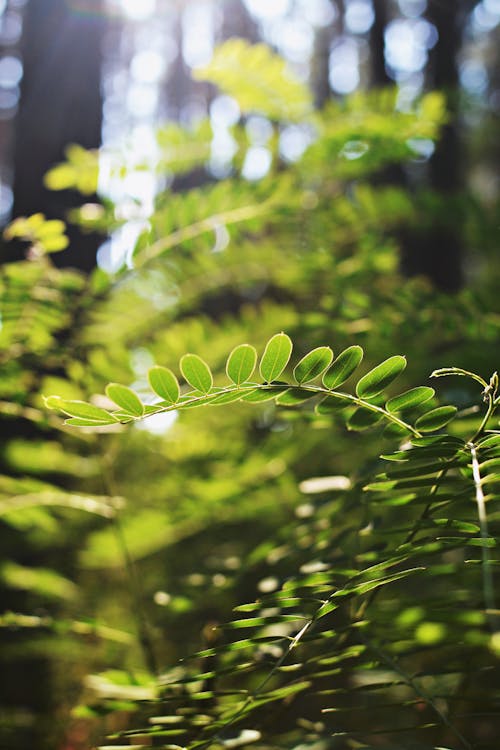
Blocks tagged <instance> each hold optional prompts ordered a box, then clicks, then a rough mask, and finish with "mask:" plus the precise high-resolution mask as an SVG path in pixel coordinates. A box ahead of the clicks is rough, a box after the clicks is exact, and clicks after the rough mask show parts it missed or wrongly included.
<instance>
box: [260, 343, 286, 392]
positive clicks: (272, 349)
mask: <svg viewBox="0 0 500 750" xmlns="http://www.w3.org/2000/svg"><path fill="white" fill-rule="evenodd" d="M292 348H293V344H292V342H291V339H290V337H289V336H287V335H286V333H277V334H276V336H273V337H272V339H270V340H269V341H268V342H267V344H266V348H265V350H264V354H263V355H262V359H261V362H260V368H259V369H260V374H261V375H262V378H263V379H264V380H265V381H266V383H271V382H272V381H273V380H276V378H279V376H280V375H281V373H282V372H283V370H284V369H285V367H286V366H287V364H288V360H289V359H290V355H291V353H292Z"/></svg>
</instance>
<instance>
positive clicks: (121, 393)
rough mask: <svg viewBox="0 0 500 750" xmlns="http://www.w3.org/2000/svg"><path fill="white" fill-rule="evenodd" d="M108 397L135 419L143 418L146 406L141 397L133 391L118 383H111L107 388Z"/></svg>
mask: <svg viewBox="0 0 500 750" xmlns="http://www.w3.org/2000/svg"><path fill="white" fill-rule="evenodd" d="M106 396H107V397H108V398H109V399H111V401H113V402H114V403H115V404H116V405H117V406H119V407H120V408H121V409H123V411H124V412H126V413H127V414H131V415H132V416H133V417H142V416H143V414H144V406H143V404H142V401H141V399H140V398H139V396H138V395H137V394H136V393H135V392H134V391H133V390H132V389H131V388H127V387H126V386H124V385H119V384H118V383H109V384H108V385H107V386H106Z"/></svg>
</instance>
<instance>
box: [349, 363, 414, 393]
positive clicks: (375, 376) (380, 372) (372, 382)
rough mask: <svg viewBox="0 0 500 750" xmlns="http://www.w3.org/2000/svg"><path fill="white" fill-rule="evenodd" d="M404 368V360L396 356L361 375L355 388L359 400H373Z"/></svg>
mask: <svg viewBox="0 0 500 750" xmlns="http://www.w3.org/2000/svg"><path fill="white" fill-rule="evenodd" d="M405 367H406V358H405V357H402V356H400V355H399V354H396V355H395V356H394V357H389V359H386V360H385V361H384V362H381V363H380V364H379V365H377V366H376V367H374V368H373V370H370V372H367V373H366V375H363V377H362V378H361V380H360V381H359V382H358V384H357V386H356V393H357V395H358V396H359V397H360V398H373V396H377V395H378V394H379V393H382V391H383V390H384V389H385V388H387V386H388V385H390V384H391V383H392V381H393V380H395V379H396V378H397V376H398V375H399V374H400V373H401V372H403V370H404V369H405Z"/></svg>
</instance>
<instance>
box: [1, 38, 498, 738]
mask: <svg viewBox="0 0 500 750" xmlns="http://www.w3.org/2000/svg"><path fill="white" fill-rule="evenodd" d="M231 44H232V46H229V47H227V45H225V46H224V47H223V48H222V50H221V51H219V53H218V54H217V55H216V57H215V61H214V63H213V64H212V66H208V68H207V69H206V70H205V71H203V72H200V76H201V75H203V76H209V77H210V79H211V80H212V81H213V82H215V83H219V84H220V85H221V86H222V88H223V91H225V93H227V94H230V95H232V96H235V97H236V98H237V99H238V103H239V106H240V109H241V110H242V112H244V113H249V112H258V113H259V114H261V115H263V116H267V117H271V118H272V119H273V123H272V128H273V136H272V137H270V139H269V142H268V143H267V144H266V148H268V150H269V152H270V154H271V166H270V169H269V172H268V174H267V175H266V176H264V177H263V178H262V179H260V180H255V181H251V180H248V179H246V178H245V177H244V170H243V167H242V165H243V164H244V162H245V159H246V155H247V153H248V152H249V150H250V147H251V143H250V142H249V139H248V137H247V134H246V130H245V128H244V125H243V124H242V125H238V126H236V127H235V128H234V129H233V131H232V135H233V137H234V141H235V154H234V157H233V159H232V161H231V163H230V164H229V174H228V176H227V177H226V178H224V179H221V180H218V181H215V180H214V175H213V174H210V173H209V172H207V174H208V176H209V177H210V180H209V182H208V184H205V185H203V186H200V187H197V188H194V189H191V190H188V191H185V192H178V191H174V190H171V189H169V190H166V191H165V192H164V193H160V194H159V196H158V198H157V201H156V204H155V206H154V209H153V211H152V212H151V210H150V208H149V209H148V207H147V206H142V205H135V206H134V212H133V215H132V218H133V219H134V220H140V221H141V222H146V224H145V229H144V231H142V233H141V234H140V236H139V237H138V239H137V242H136V243H135V245H134V246H133V247H131V248H130V252H129V253H128V257H127V258H124V259H123V263H122V264H121V266H120V267H117V269H116V270H115V272H114V274H106V273H105V272H104V271H102V270H97V271H96V272H94V274H93V275H92V276H91V277H89V278H88V279H85V278H83V277H82V276H80V275H79V274H77V273H75V272H74V271H71V270H58V269H55V268H54V267H53V266H52V265H51V264H50V260H49V258H48V257H43V256H42V257H36V254H35V255H33V254H32V256H31V259H30V260H28V261H25V262H23V263H19V264H12V265H7V266H4V267H3V269H2V274H1V284H2V326H3V327H2V330H1V332H0V336H1V338H0V341H1V343H2V367H3V377H2V385H1V389H2V390H1V398H2V401H1V402H0V412H1V414H2V417H3V419H4V421H5V424H6V425H7V424H8V426H9V428H10V436H9V439H8V441H7V444H6V447H5V449H4V451H3V453H2V466H1V475H0V491H1V493H2V495H1V498H0V514H1V515H2V520H3V526H2V527H1V529H0V532H1V534H2V537H1V538H2V542H5V543H4V544H3V546H2V567H1V569H0V570H1V573H0V575H1V585H2V586H3V587H4V588H5V590H6V592H7V596H6V606H7V609H8V612H7V613H6V614H5V615H4V616H3V618H2V619H1V620H0V627H2V628H3V629H5V631H8V632H9V637H10V638H11V643H10V645H12V644H13V645H14V647H15V648H14V651H13V652H11V653H16V654H21V655H23V658H24V659H27V658H29V655H30V654H33V653H37V649H38V653H39V652H42V651H43V652H45V653H46V652H47V648H48V647H47V644H48V643H49V644H51V646H50V648H52V652H51V653H53V655H54V657H53V658H54V663H59V665H61V664H62V666H59V672H60V673H64V675H65V679H66V680H67V679H68V676H67V675H68V672H70V671H71V670H69V669H68V665H70V664H71V665H73V666H72V668H73V669H75V670H76V672H77V674H76V676H75V677H76V678H77V679H79V680H80V679H81V681H82V682H83V684H84V686H85V692H84V693H83V695H82V696H81V704H82V705H81V706H80V707H79V708H78V715H79V716H80V717H81V718H82V720H83V721H86V722H88V723H89V726H94V724H92V721H95V720H96V717H98V716H102V715H104V714H106V713H108V712H111V713H112V714H113V715H114V716H116V717H118V718H116V719H110V720H109V721H110V723H108V724H104V723H103V724H101V725H99V727H98V731H99V732H100V734H101V737H102V734H104V733H106V732H107V733H108V734H111V735H112V739H111V740H110V741H112V742H117V743H120V744H121V745H126V746H127V747H128V746H130V744H131V745H132V746H134V745H135V746H143V745H144V746H147V745H148V744H149V745H150V744H153V745H154V746H158V747H165V746H171V743H172V742H179V743H181V744H185V745H189V746H190V747H193V748H195V747H198V746H205V745H206V746H208V745H214V746H215V745H222V746H226V747H237V746H244V745H246V744H251V743H257V744H258V745H259V747H262V748H268V747H269V748H270V747H276V746H283V747H284V746H286V747H295V746H296V745H307V746H309V745H315V746H316V747H321V748H323V747H324V748H326V747H332V748H335V750H342V749H343V748H348V749H349V750H354V748H358V747H366V748H368V747H379V748H385V750H389V749H390V748H392V747H405V748H406V747H408V748H421V749H422V750H424V749H430V748H435V747H437V746H439V747H446V748H450V750H457V749H458V748H462V747H465V748H471V747H474V748H475V750H479V748H481V750H485V749H486V748H493V747H495V743H496V741H497V740H496V734H497V733H496V732H495V727H494V724H495V716H494V714H495V711H498V676H497V674H496V672H495V666H494V664H495V659H496V658H498V652H499V650H500V649H499V643H498V611H497V609H496V604H495V602H494V601H493V594H494V588H495V585H496V580H495V579H496V571H497V568H498V560H497V559H496V557H495V553H496V546H495V544H496V538H497V537H498V513H497V511H496V510H495V507H496V503H497V502H498V497H497V495H498V474H497V473H496V472H497V470H498V461H499V458H500V456H499V453H498V451H499V441H498V437H499V436H498V430H497V427H498V414H497V408H498V393H497V388H498V383H497V377H496V375H493V376H492V377H491V379H489V378H484V377H483V376H482V375H476V374H475V373H477V372H478V373H485V372H490V371H491V370H493V369H494V368H495V363H492V362H491V353H492V351H494V344H495V342H496V341H497V340H498V333H499V327H500V314H499V310H498V309H497V308H496V307H494V306H493V304H494V300H495V299H496V298H495V297H493V296H492V307H491V308H490V309H489V310H487V311H484V310H483V308H482V306H481V304H480V302H479V301H478V300H480V299H481V295H482V288H481V287H476V288H471V289H467V290H464V291H463V292H462V293H460V294H459V295H456V296H454V297H446V296H443V295H439V294H438V293H437V292H436V291H435V290H433V289H432V288H431V287H430V285H429V284H428V283H427V282H426V281H425V280H424V279H413V280H408V279H403V278H402V277H401V275H400V274H399V272H398V248H399V244H400V242H401V237H402V235H403V234H404V232H412V231H415V228H418V227H419V226H421V224H422V222H423V221H425V220H428V216H429V206H430V205H431V204H432V200H433V199H432V197H429V196H428V195H426V196H422V195H416V196H413V195H410V194H409V193H408V192H406V191H404V190H403V189H402V188H395V187H390V186H389V187H383V186H380V185H378V184H376V182H375V180H376V178H377V175H378V170H379V169H380V168H381V167H383V166H386V165H387V164H390V163H405V162H406V161H407V160H408V159H411V158H412V154H414V153H415V150H417V151H418V141H419V140H420V141H422V140H423V139H435V138H436V137H437V135H438V131H439V127H440V126H441V124H442V123H443V122H444V119H445V116H444V113H443V111H442V98H441V97H440V96H439V95H438V94H431V95H428V96H427V97H424V98H423V99H422V100H421V101H420V102H416V103H415V105H414V106H413V107H411V108H409V109H408V110H406V111H401V109H400V106H399V104H398V100H397V93H396V92H395V91H389V92H376V93H372V94H369V95H363V96H361V95H356V96H355V97H352V98H348V99H347V100H346V101H345V102H343V103H338V104H335V105H333V104H332V105H331V106H329V107H327V108H326V109H325V110H324V111H322V112H320V113H317V112H316V113H312V112H310V111H309V104H308V102H309V101H310V97H309V93H308V92H307V90H306V88H305V87H304V86H303V85H302V84H301V83H300V82H299V81H296V80H294V79H293V78H292V77H291V74H290V73H289V72H287V71H286V70H285V68H284V66H283V63H282V61H280V60H279V59H278V58H276V57H275V56H274V55H272V53H271V52H269V51H268V50H266V49H263V48H261V47H258V48H257V49H251V48H249V47H247V46H245V45H244V43H242V42H237V43H234V44H233V43H231ZM229 53H230V55H229ZM227 55H229V56H230V59H231V66H232V67H231V70H230V71H228V70H226V69H225V68H224V65H225V64H226V63H224V60H225V59H226V58H225V57H224V56H227ZM249 59H252V60H253V61H254V68H252V71H253V73H252V77H251V79H247V84H246V85H245V86H235V85H234V81H235V80H236V78H240V75H239V74H238V76H236V74H235V71H236V70H239V69H246V63H247V61H248V60H249ZM259 60H260V62H259ZM214 71H215V72H214ZM276 89H279V90H280V91H286V92H287V97H286V101H284V102H282V106H281V108H279V109H278V108H277V105H276V102H279V101H280V100H279V99H278V98H276V96H274V94H275V90H276ZM270 92H271V93H270ZM271 106H272V109H269V107H271ZM304 116H305V119H304ZM295 119H296V122H295V121H294V122H291V121H292V120H295ZM288 128H298V129H299V130H300V132H301V134H302V135H303V136H304V139H303V141H302V142H303V144H304V150H303V153H302V154H301V155H296V157H294V158H293V159H291V158H288V157H286V156H285V155H284V152H283V149H282V140H281V139H282V136H283V135H284V134H285V133H286V132H287V129H288ZM288 133H289V131H288ZM280 144H281V145H280ZM158 145H159V152H158V159H157V161H156V162H155V164H154V165H153V167H152V168H153V169H154V170H155V173H157V174H158V175H160V174H161V175H162V176H163V178H164V182H166V183H167V184H168V183H169V181H170V180H171V177H172V174H180V173H185V172H186V170H188V169H190V168H193V167H194V166H198V167H199V166H203V167H206V169H207V170H209V169H210V164H211V161H212V156H213V154H212V145H211V140H210V131H209V129H208V127H207V123H203V124H202V125H200V127H199V128H198V129H196V128H195V129H192V130H187V131H184V130H182V129H180V128H178V126H167V127H166V128H165V129H164V130H163V131H162V133H161V134H160V135H159V136H158ZM79 154H80V152H78V151H72V152H71V153H70V154H69V155H68V157H69V158H68V162H67V163H65V164H66V166H68V165H69V166H70V167H71V169H73V172H72V173H71V174H72V176H71V180H72V182H71V185H72V186H77V185H78V184H79V180H80V177H81V179H84V177H85V175H87V174H88V175H91V174H92V175H94V177H92V179H93V180H94V182H93V183H92V185H93V189H95V186H96V184H98V183H97V181H96V178H95V167H96V165H97V163H98V162H97V155H96V154H92V153H90V154H89V153H87V156H88V159H87V158H84V155H83V154H80V155H79ZM80 156H81V158H80ZM76 157H78V158H76ZM102 159H103V163H104V167H103V168H104V169H108V171H109V172H110V173H112V174H113V179H122V178H123V177H127V176H130V174H131V173H133V172H134V171H140V170H142V169H144V168H149V165H146V164H140V163H139V164H137V163H136V164H129V163H127V161H126V159H125V158H124V156H123V154H122V153H120V152H118V151H117V152H116V153H113V154H104V155H103V157H102ZM106 165H107V166H106ZM58 170H59V171H58ZM79 170H81V175H80V172H79ZM55 175H56V176H54V173H53V174H52V178H50V179H52V184H53V187H54V188H57V187H67V186H68V185H69V183H64V184H63V183H59V184H55V183H54V180H56V177H57V175H59V177H61V166H59V167H56V171H55ZM62 175H63V177H64V178H65V179H66V177H67V179H68V180H69V172H68V170H66V172H65V171H64V169H63V170H62ZM79 175H80V177H79ZM56 182H57V180H56ZM63 182H64V180H63ZM89 187H90V182H89ZM99 189H101V190H102V187H101V186H100V185H99ZM83 192H84V193H85V190H84V191H83ZM90 192H92V191H90ZM101 198H102V204H100V205H98V204H95V203H92V204H85V205H84V206H83V207H82V208H81V209H80V210H79V211H78V212H77V213H73V214H72V218H73V219H75V220H76V221H77V222H78V223H80V224H82V225H83V226H84V227H85V228H86V229H88V230H91V229H92V228H95V229H97V230H99V231H102V230H106V229H107V230H109V231H113V230H115V229H116V228H117V227H120V226H122V225H123V224H124V223H126V221H127V220H128V219H129V218H130V216H131V213H130V196H127V195H126V194H125V197H124V198H123V199H121V200H120V201H119V202H118V203H116V204H115V203H114V202H113V201H111V199H110V198H109V196H106V195H103V196H101ZM436 205H437V202H436ZM464 205H466V204H464ZM436 210H438V209H436ZM439 210H442V211H444V210H445V208H444V207H443V204H439ZM464 210H467V209H465V208H464ZM27 221H29V220H27ZM473 226H474V223H473V222H471V227H473ZM16 231H17V230H16ZM472 231H473V230H472V229H471V232H472ZM23 236H24V237H26V236H27V233H24V234H23ZM28 239H29V240H30V241H32V242H36V238H33V237H31V236H29V237H28ZM488 262H492V261H491V260H490V261H488ZM283 330H287V331H288V332H289V333H290V337H289V336H288V335H287V334H284V333H277V334H276V333H275V332H276V331H283ZM292 339H293V342H294V347H293V348H294V350H295V352H296V355H295V354H294V356H293V367H292V365H291V364H290V363H291V362H292ZM242 342H248V343H242ZM257 351H260V352H261V356H260V359H259V357H258V355H257ZM403 354H404V355H405V356H403ZM176 362H178V363H179V367H178V372H177V370H176V366H175V363H176ZM208 362H209V363H210V365H209V364H208ZM448 362H454V363H455V368H450V367H447V368H445V369H444V370H443V369H441V370H437V371H436V372H435V375H436V376H443V375H450V376H451V375H455V376H457V377H456V378H454V379H453V380H450V379H448V378H447V379H446V380H440V381H436V382H439V385H440V393H439V397H438V396H436V393H435V391H434V389H433V388H431V387H430V385H428V384H427V383H426V384H424V385H416V384H418V383H420V382H422V381H423V379H424V378H425V379H426V378H427V376H428V373H429V371H431V370H435V369H436V368H437V367H441V366H442V365H443V364H447V363H448ZM169 368H172V369H169ZM174 370H175V371H174ZM349 379H351V380H349ZM349 382H352V383H353V385H352V386H349V385H347V386H346V385H345V384H346V383H347V384H348V383H349ZM396 382H397V383H398V384H400V385H399V386H398V388H397V389H396V388H395V384H396ZM448 383H451V385H449V384H448ZM479 391H480V392H479ZM478 392H479V393H478ZM55 394H57V395H55ZM483 398H484V399H485V402H484V405H483V411H484V413H483V414H482V413H481V411H480V409H481V403H482V399H483ZM478 402H479V403H478ZM46 405H48V406H49V407H50V409H47V408H46ZM202 406H203V407H207V408H203V409H199V408H197V407H202ZM215 406H219V407H220V408H218V409H215V408H211V407H215ZM209 407H210V408H209ZM63 415H64V416H63ZM167 420H168V421H167ZM144 428H147V429H144ZM304 495H306V496H307V497H306V498H304ZM490 508H491V511H490ZM81 510H85V511H88V512H87V513H81ZM486 510H488V519H486ZM56 573H57V575H56ZM40 607H42V608H43V613H42V614H40V615H38V614H33V613H35V612H38V610H39V609H40ZM234 608H236V611H237V613H238V614H237V618H236V619H234V616H233V615H232V611H233V609H234ZM82 612H84V613H85V615H86V616H89V617H90V619H89V621H88V622H87V621H86V620H85V619H84V617H83V616H82V614H81V613H82ZM221 622H222V623H224V622H226V624H225V625H222V626H220V627H216V626H218V625H219V624H220V623H221ZM34 631H35V632H36V633H38V634H39V637H38V638H33V632H34ZM242 631H243V632H242ZM132 633H134V634H135V635H134V636H132ZM77 639H80V641H78V640H77ZM81 639H84V641H83V644H82V641H81ZM85 639H87V641H88V640H89V639H90V643H91V647H90V648H85V647H84V646H85V642H86V641H85ZM78 643H80V645H77V644H78ZM82 652H83V654H84V655H83V656H82ZM193 653H195V656H194V657H192V654H193ZM180 656H181V657H184V660H183V661H181V662H180V663H179V662H178V659H179V657H180ZM188 657H190V658H188ZM2 658H3V659H4V660H6V659H7V656H5V655H4V654H2ZM75 660H77V661H78V664H77V665H75ZM166 665H176V666H173V667H171V668H168V669H167V670H166ZM165 670H166V671H165ZM52 671H53V672H54V671H56V670H55V669H54V670H52ZM85 672H87V673H88V672H94V674H91V675H88V674H87V676H85ZM16 679H20V675H19V674H18V675H17V676H16ZM66 692H69V691H66ZM65 702H66V699H65ZM134 710H135V711H136V712H137V716H136V717H135V718H134V722H135V723H136V725H140V726H141V727H142V728H140V729H136V730H130V729H129V728H128V727H127V725H126V724H124V721H123V720H122V719H121V718H120V717H122V716H123V713H124V712H125V713H127V714H128V713H130V712H132V711H134ZM14 718H15V717H14ZM103 721H105V720H103ZM113 722H115V723H113ZM44 731H45V736H44V740H43V742H45V743H46V746H47V747H54V746H55V740H53V739H52V734H51V733H50V732H52V731H53V727H52V726H51V729H50V732H49V730H48V728H47V727H46V726H45V727H44ZM42 736H43V733H42ZM394 737H395V738H396V739H394ZM97 741H99V740H97ZM19 742H20V747H23V746H27V744H28V743H27V742H25V743H24V745H23V739H22V738H21V740H19ZM41 742H42V741H41ZM91 742H92V741H91V740H90V739H89V741H88V744H91ZM127 743H130V744H127ZM403 743H404V744H403ZM120 744H118V746H120ZM40 746H41V747H42V746H43V744H41V745H40Z"/></svg>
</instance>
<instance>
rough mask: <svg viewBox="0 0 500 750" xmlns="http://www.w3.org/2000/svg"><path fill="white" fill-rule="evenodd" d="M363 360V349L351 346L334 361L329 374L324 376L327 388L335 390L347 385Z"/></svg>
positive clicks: (324, 383) (326, 373)
mask: <svg viewBox="0 0 500 750" xmlns="http://www.w3.org/2000/svg"><path fill="white" fill-rule="evenodd" d="M362 359H363V349H362V348H361V347H360V346H356V345H355V346H349V347H348V348H347V349H344V351H343V352H341V353H340V354H339V356H338V357H337V358H336V359H335V360H334V362H333V365H332V366H331V367H330V369H329V370H328V372H325V374H324V375H323V385H324V386H325V388H329V389H330V390H333V389H334V388H337V387H338V386H339V385H342V383H345V381H346V380H348V379H349V378H350V377H351V375H352V374H353V372H354V370H356V368H357V367H358V365H359V364H360V363H361V361H362Z"/></svg>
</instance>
